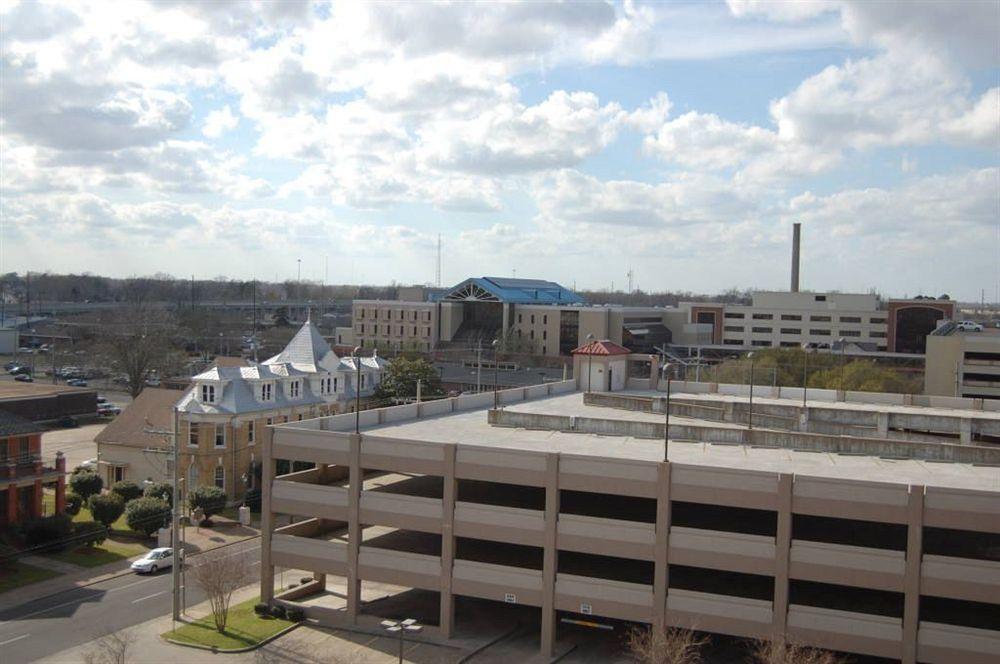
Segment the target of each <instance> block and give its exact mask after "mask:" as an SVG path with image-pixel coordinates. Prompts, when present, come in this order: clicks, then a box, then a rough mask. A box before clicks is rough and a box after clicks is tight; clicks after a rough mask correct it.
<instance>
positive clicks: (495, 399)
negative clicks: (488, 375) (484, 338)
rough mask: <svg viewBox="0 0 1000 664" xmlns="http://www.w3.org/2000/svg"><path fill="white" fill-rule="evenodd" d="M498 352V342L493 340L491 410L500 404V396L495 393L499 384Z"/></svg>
mask: <svg viewBox="0 0 1000 664" xmlns="http://www.w3.org/2000/svg"><path fill="white" fill-rule="evenodd" d="M499 352H500V340H499V339H494V340H493V410H496V409H497V408H498V407H499V404H500V395H499V393H498V392H497V390H498V389H500V388H499V384H500V359H499V357H498V353H499Z"/></svg>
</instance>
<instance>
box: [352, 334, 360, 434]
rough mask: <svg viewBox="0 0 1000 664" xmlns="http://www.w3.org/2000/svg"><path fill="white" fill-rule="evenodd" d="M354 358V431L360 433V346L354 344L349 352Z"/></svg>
mask: <svg viewBox="0 0 1000 664" xmlns="http://www.w3.org/2000/svg"><path fill="white" fill-rule="evenodd" d="M351 357H353V358H354V371H355V372H356V373H357V374H358V380H357V383H356V385H357V386H356V389H355V390H354V433H357V434H360V433H361V346H355V347H354V350H353V351H352V352H351Z"/></svg>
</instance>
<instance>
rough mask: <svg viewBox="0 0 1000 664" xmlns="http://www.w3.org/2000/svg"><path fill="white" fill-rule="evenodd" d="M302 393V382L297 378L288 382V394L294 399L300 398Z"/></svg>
mask: <svg viewBox="0 0 1000 664" xmlns="http://www.w3.org/2000/svg"><path fill="white" fill-rule="evenodd" d="M301 395H302V383H301V382H300V381H297V380H293V381H292V382H291V383H289V384H288V396H290V397H291V398H293V399H298V398H299V397H300V396H301Z"/></svg>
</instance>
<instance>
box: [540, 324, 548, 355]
mask: <svg viewBox="0 0 1000 664" xmlns="http://www.w3.org/2000/svg"><path fill="white" fill-rule="evenodd" d="M548 338H549V331H548V330H542V339H548ZM543 355H544V353H543Z"/></svg>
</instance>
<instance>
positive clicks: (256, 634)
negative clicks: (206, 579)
mask: <svg viewBox="0 0 1000 664" xmlns="http://www.w3.org/2000/svg"><path fill="white" fill-rule="evenodd" d="M257 601H258V600H257V598H256V597H254V598H251V599H248V600H247V601H245V602H243V603H241V604H236V605H234V606H232V607H230V609H229V620H228V621H227V625H226V631H225V632H224V633H219V632H218V631H216V629H215V622H214V621H213V620H212V616H211V614H209V615H207V616H205V617H204V618H202V619H200V620H198V621H197V622H193V623H189V624H187V625H184V626H183V627H180V628H178V629H176V630H173V631H170V632H167V633H165V634H163V636H164V637H166V638H168V639H173V640H175V641H183V642H184V643H193V644H196V645H200V646H209V647H211V646H215V647H217V648H220V649H223V650H233V649H235V648H246V647H249V646H253V645H256V644H258V643H260V642H261V641H263V640H264V639H266V638H267V637H269V636H273V635H274V634H277V633H278V632H280V631H281V630H283V629H285V628H286V627H288V626H289V625H291V624H293V623H291V622H290V621H288V620H281V619H279V618H271V617H267V618H260V617H258V616H257V615H256V614H254V612H253V605H254V604H256V603H257Z"/></svg>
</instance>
